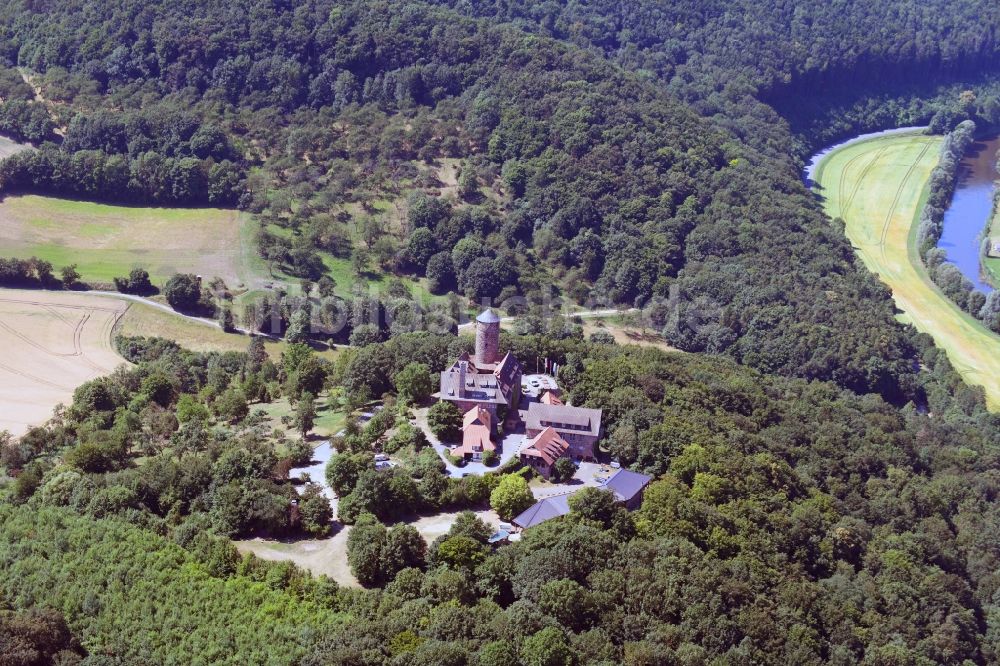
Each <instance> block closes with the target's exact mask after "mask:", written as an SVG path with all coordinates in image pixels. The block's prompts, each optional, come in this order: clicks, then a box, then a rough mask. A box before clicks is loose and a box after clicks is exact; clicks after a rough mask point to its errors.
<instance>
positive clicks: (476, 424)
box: [454, 405, 497, 456]
mask: <svg viewBox="0 0 1000 666" xmlns="http://www.w3.org/2000/svg"><path fill="white" fill-rule="evenodd" d="M492 421H493V420H492V418H491V417H490V413H489V412H488V411H486V410H485V409H483V408H482V407H480V406H478V405H477V406H475V407H473V408H472V409H470V410H469V411H467V412H466V413H465V418H464V419H463V423H464V425H463V426H462V445H461V446H459V447H457V448H456V449H455V451H454V453H455V455H459V456H464V455H472V454H473V453H475V452H483V451H495V450H496V448H497V447H496V445H495V444H494V443H493V441H492V439H491V438H490V437H491V434H492V432H493V423H492Z"/></svg>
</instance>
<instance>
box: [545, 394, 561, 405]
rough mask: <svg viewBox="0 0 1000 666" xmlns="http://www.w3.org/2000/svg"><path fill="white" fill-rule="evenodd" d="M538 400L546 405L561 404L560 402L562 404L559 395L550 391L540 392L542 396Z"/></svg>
mask: <svg viewBox="0 0 1000 666" xmlns="http://www.w3.org/2000/svg"><path fill="white" fill-rule="evenodd" d="M539 401H540V402H542V403H545V404H546V405H562V404H564V403H563V401H562V400H560V399H559V396H557V395H556V394H555V393H553V392H552V391H545V392H544V393H542V397H541V399H540V400H539Z"/></svg>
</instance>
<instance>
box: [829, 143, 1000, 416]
mask: <svg viewBox="0 0 1000 666" xmlns="http://www.w3.org/2000/svg"><path fill="white" fill-rule="evenodd" d="M940 145H941V137H938V136H926V135H923V134H917V133H914V134H895V135H890V136H885V137H880V138H877V139H872V140H868V141H861V142H858V143H853V144H850V145H848V146H845V147H844V148H841V149H840V150H837V151H835V152H833V153H831V154H830V155H828V156H827V157H826V158H825V159H824V160H823V162H822V163H821V164H820V165H819V168H818V169H817V172H816V175H815V178H814V180H815V181H816V182H817V184H818V189H819V191H820V193H821V195H822V196H823V197H824V207H825V209H826V211H827V213H828V214H829V215H830V216H831V217H835V218H836V217H839V218H842V219H843V220H844V224H845V231H846V233H847V236H848V238H850V240H851V242H852V244H853V245H854V247H855V250H856V251H857V253H858V255H859V256H860V257H861V259H862V261H864V263H865V265H866V266H867V267H868V268H869V269H870V270H872V271H873V272H874V273H876V274H878V276H879V277H880V278H881V280H882V281H883V282H884V283H885V284H887V285H888V286H889V287H890V288H891V289H892V294H893V298H894V300H895V301H896V305H897V306H898V307H899V309H900V310H902V312H903V315H902V317H901V318H902V319H904V320H906V321H909V322H911V323H912V324H913V325H914V326H916V328H917V329H918V330H920V331H922V332H924V333H927V334H929V335H930V336H931V337H933V338H934V342H935V344H936V345H937V346H938V347H940V348H941V349H944V350H945V352H946V353H947V354H948V358H949V359H950V360H951V362H952V364H953V365H954V366H955V368H956V369H957V370H958V372H960V373H961V374H962V376H963V377H964V378H965V379H966V381H968V382H969V383H971V384H976V385H979V386H982V387H983V388H984V389H985V391H986V399H987V403H988V404H989V406H990V408H991V409H998V408H1000V336H997V335H996V334H994V333H992V332H991V331H989V330H988V329H987V328H986V327H984V326H983V325H982V324H981V323H980V322H979V321H978V320H976V319H975V318H973V317H972V316H970V315H969V314H968V313H966V312H964V311H963V310H961V309H960V308H959V307H958V306H956V305H955V304H954V303H952V302H951V300H950V299H948V298H947V297H946V296H945V295H944V294H943V293H942V292H941V290H940V289H938V287H937V286H936V285H935V284H934V283H933V282H931V280H930V277H929V276H928V275H927V272H926V270H925V269H924V266H923V264H922V262H921V261H920V257H919V255H918V253H917V248H916V231H917V219H918V217H919V214H920V210H921V208H922V207H923V204H924V201H925V199H926V196H927V191H926V186H927V181H928V179H929V177H930V173H931V170H932V169H933V168H934V167H935V165H936V164H937V161H938V151H939V149H940Z"/></svg>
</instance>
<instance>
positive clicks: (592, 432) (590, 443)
mask: <svg viewBox="0 0 1000 666" xmlns="http://www.w3.org/2000/svg"><path fill="white" fill-rule="evenodd" d="M543 398H544V396H543ZM553 398H554V399H553ZM546 428H552V429H554V430H555V431H556V432H557V433H559V436H560V437H562V438H563V439H564V440H565V441H566V442H567V443H568V444H569V455H571V456H572V457H574V458H580V459H583V460H594V459H595V457H596V456H595V454H594V445H595V444H596V443H597V439H598V438H599V437H600V435H601V410H599V409H587V408H584V407H571V406H569V405H564V404H562V402H561V401H560V400H559V399H558V398H556V397H555V396H551V397H549V398H548V400H543V401H542V402H532V403H531V404H529V405H528V415H527V418H526V423H525V431H526V432H527V435H528V437H535V436H536V435H538V434H539V433H541V432H542V431H543V430H545V429H546Z"/></svg>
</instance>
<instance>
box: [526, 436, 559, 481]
mask: <svg viewBox="0 0 1000 666" xmlns="http://www.w3.org/2000/svg"><path fill="white" fill-rule="evenodd" d="M568 452H569V444H568V443H567V442H566V440H565V439H563V438H562V437H561V436H560V435H559V433H558V432H556V430H555V428H545V429H544V430H542V431H541V432H540V433H538V434H537V435H535V436H534V437H532V438H531V439H530V440H528V443H527V445H526V446H525V447H524V448H523V449H521V462H522V463H524V464H525V465H528V466H530V467H531V468H532V469H534V470H535V471H536V472H538V473H539V474H541V475H542V476H544V477H545V478H546V479H548V478H550V477H551V476H552V472H553V469H554V466H555V464H556V460H558V459H559V458H561V457H563V456H565V455H566V454H567V453H568Z"/></svg>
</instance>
